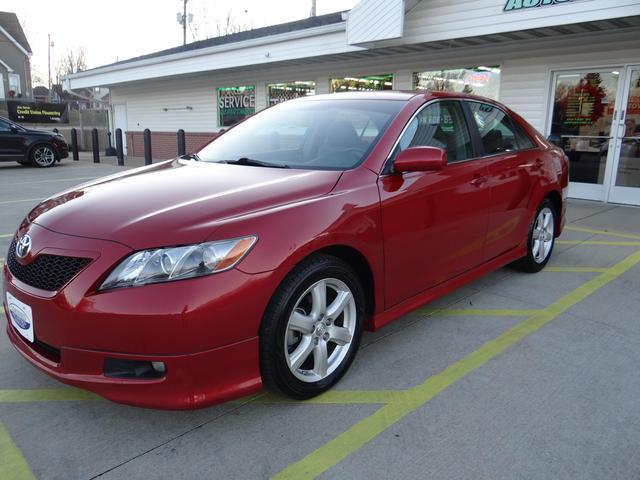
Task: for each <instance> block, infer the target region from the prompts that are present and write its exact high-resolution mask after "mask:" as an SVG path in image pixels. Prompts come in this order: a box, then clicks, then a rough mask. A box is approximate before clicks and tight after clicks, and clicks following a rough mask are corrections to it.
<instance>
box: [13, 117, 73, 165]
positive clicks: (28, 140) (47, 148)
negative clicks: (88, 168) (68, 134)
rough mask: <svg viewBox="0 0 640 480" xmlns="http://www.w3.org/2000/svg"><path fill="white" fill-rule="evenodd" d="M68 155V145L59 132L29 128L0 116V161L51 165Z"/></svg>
mask: <svg viewBox="0 0 640 480" xmlns="http://www.w3.org/2000/svg"><path fill="white" fill-rule="evenodd" d="M68 156H69V146H68V145H67V142H66V141H65V139H64V137H63V136H62V135H60V134H59V133H54V132H47V131H44V130H29V129H28V128H24V127H21V126H20V125H18V124H17V123H13V122H12V121H11V120H8V119H6V118H4V117H0V162H18V163H21V164H23V165H29V164H32V165H35V166H36V167H52V166H53V165H55V163H56V161H57V162H59V161H60V160H62V159H63V158H67V157H68Z"/></svg>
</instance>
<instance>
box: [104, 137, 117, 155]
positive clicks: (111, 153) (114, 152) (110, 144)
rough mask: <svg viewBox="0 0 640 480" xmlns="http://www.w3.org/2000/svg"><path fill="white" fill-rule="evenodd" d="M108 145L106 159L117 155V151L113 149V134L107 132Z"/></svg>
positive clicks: (105, 153) (105, 152)
mask: <svg viewBox="0 0 640 480" xmlns="http://www.w3.org/2000/svg"><path fill="white" fill-rule="evenodd" d="M107 143H108V144H109V146H108V147H107V148H106V149H105V151H104V156H105V157H113V156H115V154H116V149H115V148H113V144H112V143H111V132H107Z"/></svg>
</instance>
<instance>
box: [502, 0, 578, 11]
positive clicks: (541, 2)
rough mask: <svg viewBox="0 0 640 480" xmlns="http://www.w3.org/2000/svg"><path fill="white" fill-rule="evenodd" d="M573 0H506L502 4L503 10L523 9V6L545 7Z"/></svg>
mask: <svg viewBox="0 0 640 480" xmlns="http://www.w3.org/2000/svg"><path fill="white" fill-rule="evenodd" d="M573 1H574V0H507V2H506V3H505V4H504V9H503V10H504V11H505V12H511V11H513V10H523V9H525V8H534V7H546V6H548V5H560V4H561V3H569V2H573Z"/></svg>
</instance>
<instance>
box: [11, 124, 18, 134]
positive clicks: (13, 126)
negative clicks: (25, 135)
mask: <svg viewBox="0 0 640 480" xmlns="http://www.w3.org/2000/svg"><path fill="white" fill-rule="evenodd" d="M18 132H19V130H18V127H16V126H15V125H11V133H18Z"/></svg>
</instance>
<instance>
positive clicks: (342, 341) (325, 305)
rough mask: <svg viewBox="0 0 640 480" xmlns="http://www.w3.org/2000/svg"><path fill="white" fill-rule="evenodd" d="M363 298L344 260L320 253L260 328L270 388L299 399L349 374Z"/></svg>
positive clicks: (282, 290)
mask: <svg viewBox="0 0 640 480" xmlns="http://www.w3.org/2000/svg"><path fill="white" fill-rule="evenodd" d="M363 318H364V294H363V290H362V287H361V285H360V281H359V280H358V277H357V276H356V274H355V273H354V272H353V270H352V269H351V268H350V267H349V266H348V265H347V264H345V263H344V262H342V261H341V260H340V259H338V258H336V257H333V256H329V255H316V256H313V257H311V258H309V259H308V260H306V261H304V262H303V263H301V264H300V265H299V266H298V267H296V268H295V269H294V270H293V271H292V272H291V273H290V274H289V275H288V276H287V278H286V279H285V280H284V281H283V282H282V284H281V285H280V287H279V288H278V290H277V291H276V293H275V294H274V297H273V299H272V300H271V302H270V304H269V307H268V308H267V311H266V313H265V317H264V319H263V323H262V327H261V329H260V369H261V373H262V377H263V381H264V383H265V385H266V386H267V387H268V388H270V389H272V390H276V391H278V392H281V393H283V394H285V395H288V396H291V397H294V398H301V399H303V398H310V397H313V396H315V395H318V394H320V393H322V392H324V391H326V390H328V389H329V388H330V387H331V386H332V385H333V384H335V383H336V382H337V381H338V380H339V379H340V377H342V375H344V373H345V372H346V371H347V369H348V368H349V365H350V364H351V362H352V361H353V358H354V357H355V354H356V351H357V349H358V344H359V342H360V337H361V335H362V324H363Z"/></svg>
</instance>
